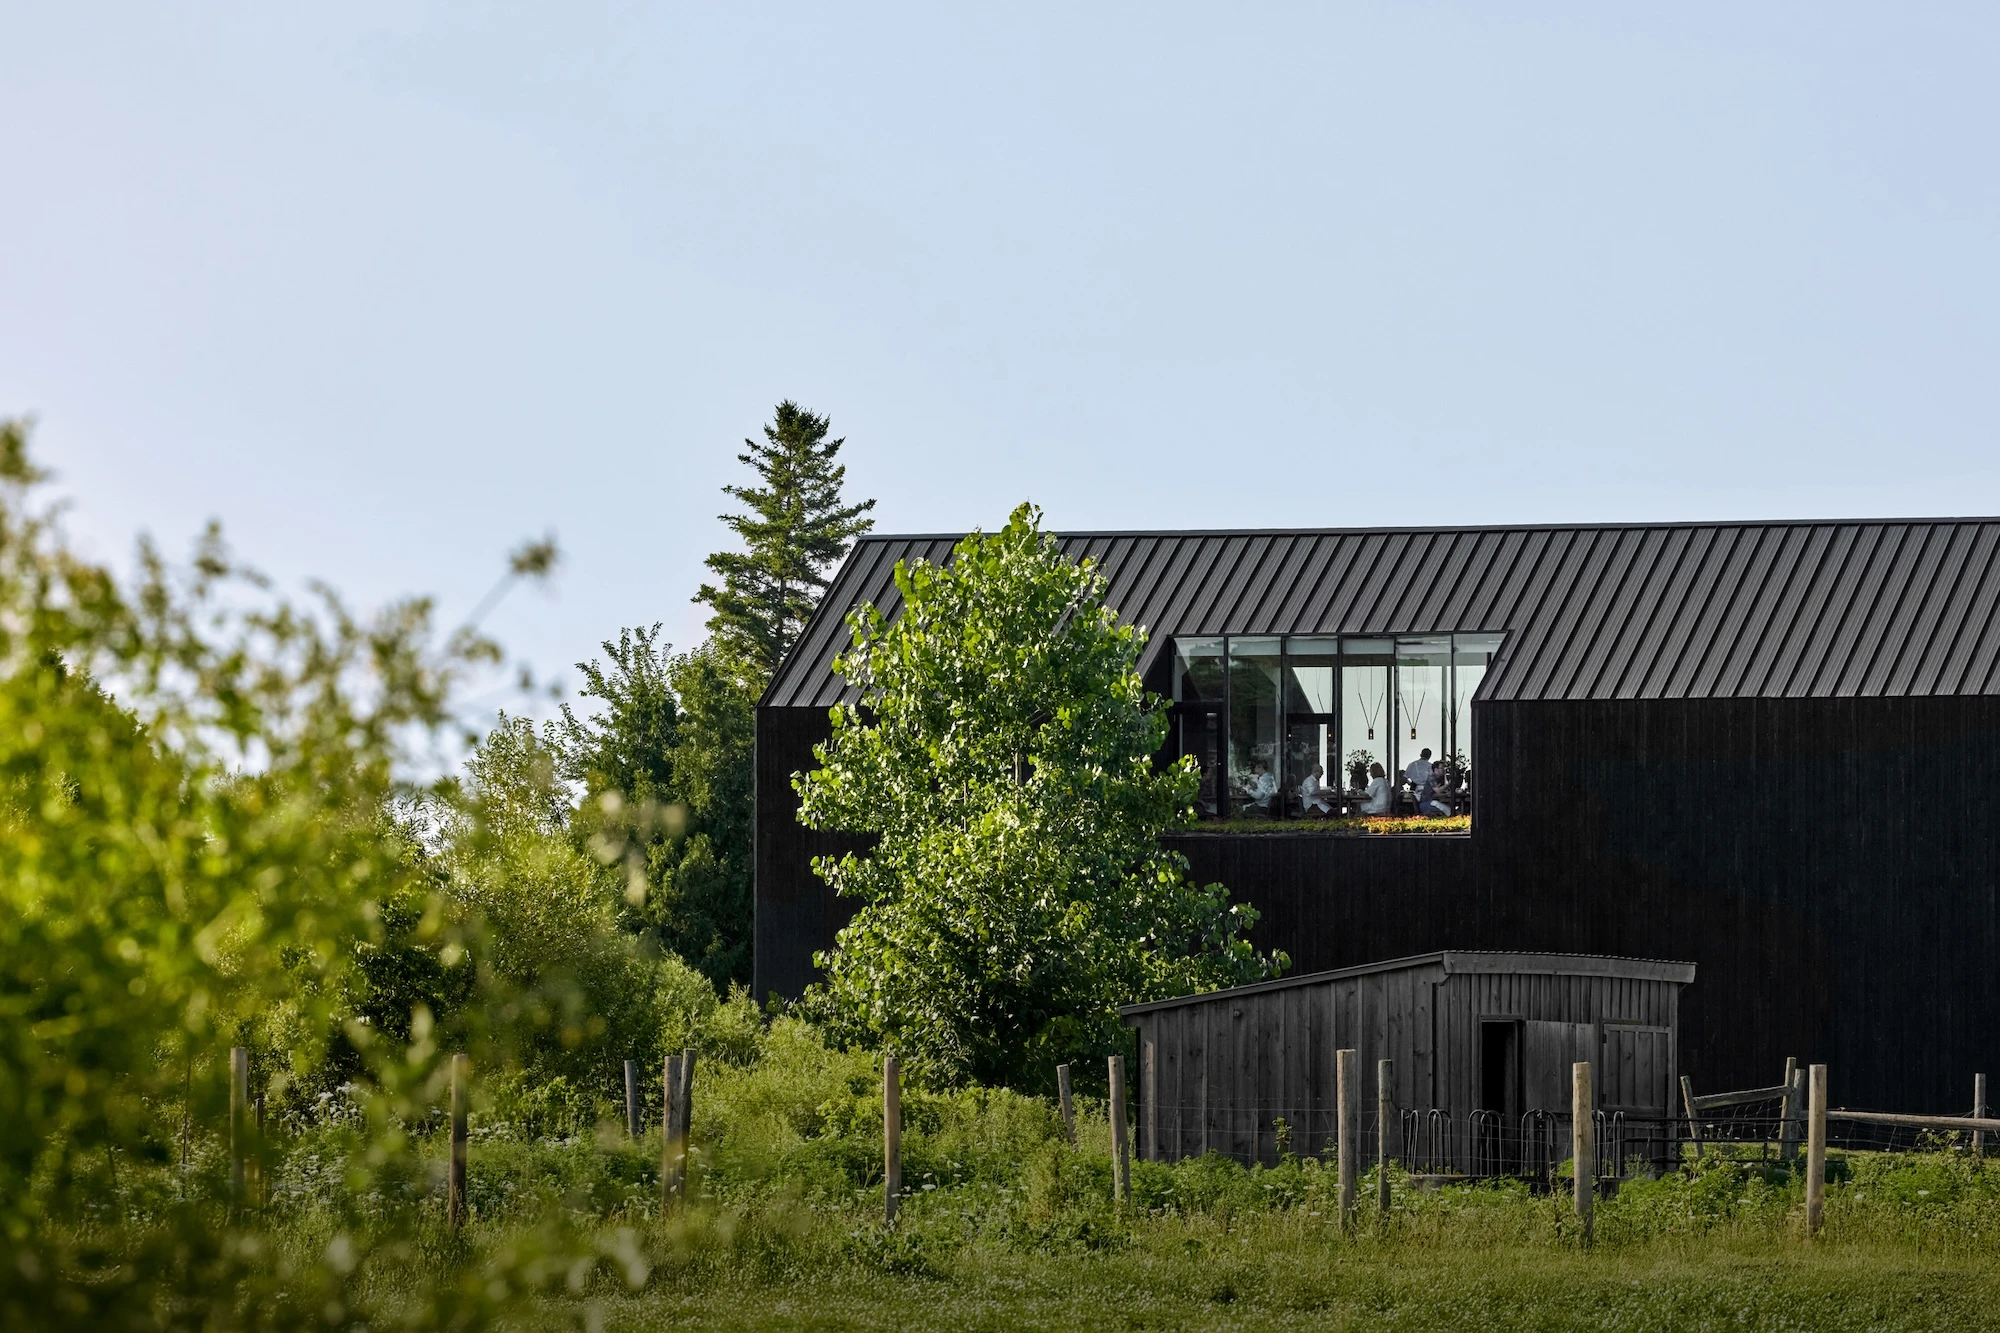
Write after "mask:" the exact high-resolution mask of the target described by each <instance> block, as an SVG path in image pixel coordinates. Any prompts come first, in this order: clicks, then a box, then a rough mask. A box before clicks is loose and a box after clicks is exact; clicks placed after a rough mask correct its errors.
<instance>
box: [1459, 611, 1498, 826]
mask: <svg viewBox="0 0 2000 1333" xmlns="http://www.w3.org/2000/svg"><path fill="white" fill-rule="evenodd" d="M1451 650H1452V666H1453V670H1452V687H1451V716H1452V727H1451V732H1452V738H1453V746H1454V753H1453V755H1452V766H1453V769H1454V773H1453V777H1454V778H1455V780H1456V783H1457V785H1458V786H1459V787H1460V788H1461V789H1462V791H1463V795H1464V798H1465V800H1466V801H1467V803H1468V808H1469V802H1470V800H1471V795H1472V792H1471V785H1472V696H1473V695H1474V694H1476V693H1478V691H1479V686H1480V682H1482V681H1484V680H1485V679H1486V672H1487V669H1488V668H1490V667H1491V666H1492V665H1493V659H1494V657H1495V656H1497V655H1498V654H1499V652H1500V636H1499V635H1498V634H1454V635H1452V639H1451Z"/></svg>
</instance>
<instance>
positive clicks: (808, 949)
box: [751, 708, 865, 1000]
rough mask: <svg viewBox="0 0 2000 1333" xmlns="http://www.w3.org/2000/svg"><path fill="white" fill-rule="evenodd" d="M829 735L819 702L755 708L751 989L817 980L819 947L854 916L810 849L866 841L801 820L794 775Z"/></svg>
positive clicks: (793, 989)
mask: <svg viewBox="0 0 2000 1333" xmlns="http://www.w3.org/2000/svg"><path fill="white" fill-rule="evenodd" d="M832 734H833V727H832V725H831V724H830V723H829V722H828V721H827V710H826V709H824V708H760V709H758V710H757V760H756V762H757V797H756V799H757V809H756V836H755V841H756V875H757V883H756V895H757V911H756V927H755V929H756V943H755V946H754V948H755V955H756V956H755V959H754V960H753V963H752V967H751V992H752V994H754V995H755V996H756V997H757V998H758V999H759V1000H762V999H763V998H764V997H766V996H768V995H770V994H772V993H773V992H775V993H776V994H778V995H781V996H784V997H785V998H787V999H791V998H794V997H796V996H797V995H798V994H799V993H800V992H801V991H803V990H804V989H805V988H806V986H807V985H808V984H809V983H810V982H812V981H814V980H817V979H818V977H819V970H818V969H817V968H815V967H814V966H813V962H812V956H813V954H814V953H815V952H816V951H819V950H822V949H829V948H832V947H833V937H834V936H835V935H836V934H838V933H839V931H840V928H841V927H842V926H844V925H846V924H847V922H848V920H849V918H851V917H852V916H853V915H854V906H853V904H851V903H848V902H846V901H844V900H842V899H840V898H836V897H835V896H834V895H833V894H832V893H831V892H829V891H828V889H827V887H826V884H825V882H824V881H823V880H821V879H820V878H819V876H817V875H815V874H813V869H812V861H813V858H814V857H815V856H838V855H840V854H841V853H842V852H846V851H850V850H857V849H859V848H860V847H862V846H864V845H865V842H864V840H862V839H858V838H852V837H846V836H843V835H840V834H832V833H819V832H816V831H814V830H812V829H809V828H806V827H805V826H803V825H802V824H800V823H799V820H798V814H799V796H798V793H797V792H795V791H793V790H792V775H793V774H794V773H800V772H804V771H805V770H807V769H810V768H812V767H813V753H812V751H813V746H815V745H817V744H818V743H820V742H821V741H824V740H826V739H827V738H828V737H830V736H831V735H832Z"/></svg>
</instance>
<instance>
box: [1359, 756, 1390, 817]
mask: <svg viewBox="0 0 2000 1333" xmlns="http://www.w3.org/2000/svg"><path fill="white" fill-rule="evenodd" d="M1368 776H1369V778H1370V781H1369V783H1368V800H1367V803H1366V804H1364V805H1363V806H1362V807H1361V813H1362V814H1364V815H1386V814H1388V813H1389V811H1390V809H1391V807H1392V806H1393V805H1394V804H1395V801H1396V789H1395V788H1394V787H1392V786H1390V785H1389V774H1388V773H1387V772H1386V771H1385V770H1384V769H1383V767H1382V765H1380V764H1370V765H1369V766H1368Z"/></svg>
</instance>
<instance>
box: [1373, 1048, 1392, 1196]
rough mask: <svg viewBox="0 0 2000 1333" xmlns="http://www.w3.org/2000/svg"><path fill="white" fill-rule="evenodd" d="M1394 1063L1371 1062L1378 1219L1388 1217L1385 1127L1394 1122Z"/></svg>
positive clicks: (1387, 1160) (1388, 1132)
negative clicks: (1373, 1087) (1380, 1214)
mask: <svg viewBox="0 0 2000 1333" xmlns="http://www.w3.org/2000/svg"><path fill="white" fill-rule="evenodd" d="M1395 1073H1396V1062H1395V1061H1394V1060H1378V1061H1376V1062H1375V1195H1376V1199H1375V1202H1376V1206H1377V1207H1378V1208H1379V1209H1380V1211H1381V1213H1382V1216H1384V1217H1387V1216H1388V1215H1389V1156H1390V1149H1389V1134H1390V1129H1389V1126H1390V1125H1391V1124H1393V1123H1394V1122H1395V1115H1396V1089H1395V1082H1396V1080H1395Z"/></svg>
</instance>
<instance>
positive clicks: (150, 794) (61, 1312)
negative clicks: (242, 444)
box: [0, 422, 716, 1327]
mask: <svg viewBox="0 0 2000 1333" xmlns="http://www.w3.org/2000/svg"><path fill="white" fill-rule="evenodd" d="M42 481H43V477H42V475H41V474H40V473H39V471H38V470H37V469H36V467H35V466H34V464H33V462H32V461H31V459H30V456H29V451H28V439H27V430H26V427H25V426H24V425H23V424H21V423H14V422H10V423H4V424H0V1251H4V1252H0V1323H5V1324H6V1325H8V1326H12V1327H20V1326H25V1322H26V1321H33V1322H38V1323H46V1322H48V1321H49V1320H50V1319H52V1318H54V1317H57V1316H60V1317H65V1318H71V1319H78V1320H86V1321H90V1322H97V1323H103V1324H107V1325H118V1324H130V1325H135V1326H156V1325H161V1324H164V1325H167V1326H175V1325H180V1324H192V1323H203V1324H204V1326H206V1323H212V1322H214V1321H215V1320H216V1319H217V1318H218V1317H219V1316H217V1315H216V1313H215V1293H217V1292H229V1293H232V1295H231V1297H230V1302H231V1304H230V1306H229V1308H230V1309H233V1310H235V1311H236V1313H237V1314H238V1315H240V1316H241V1319H242V1321H244V1322H247V1323H259V1322H277V1323H282V1324H295V1323H296V1322H297V1321H298V1320H299V1319H301V1318H305V1317H307V1316H308V1315H309V1317H310V1318H311V1319H313V1320H325V1321H328V1322H331V1323H334V1324H340V1323H345V1322H349V1321H351V1320H358V1319H362V1318H364V1316H363V1315H362V1314H361V1313H359V1311H360V1310H361V1309H362V1305H361V1304H357V1302H358V1300H359V1298H358V1296H357V1295H356V1294H355V1293H356V1292H357V1291H358V1288H357V1287H356V1286H355V1281H356V1279H355V1277H354V1275H355V1274H356V1273H358V1272H359V1271H361V1269H362V1268H363V1267H365V1264H364V1258H365V1256H366V1255H367V1254H369V1253H373V1252H375V1251H376V1250H381V1251H382V1252H384V1253H391V1252H398V1251H399V1247H401V1248H407V1246H408V1245H410V1244H412V1243H414V1238H415V1237H417V1236H418V1235H419V1233H420V1232H421V1230H422V1227H421V1224H420V1222H419V1220H418V1219H417V1218H416V1216H415V1214H411V1213H408V1212H407V1210H399V1209H397V1208H377V1209H374V1210H372V1211H370V1210H367V1209H364V1208H362V1205H361V1203H360V1202H359V1201H361V1200H367V1199H396V1198H401V1197H403V1196H404V1195H406V1194H407V1193H408V1192H409V1188H410V1184H411V1182H412V1181H414V1180H416V1179H418V1178H419V1177H420V1176H421V1166H420V1163H419V1161H418V1158H417V1156H416V1155H415V1152H414V1149H413V1147H412V1144H413V1138H412V1135H413V1134H414V1133H417V1132H419V1131H420V1130H421V1129H422V1128H423V1127H424V1126H426V1125H429V1124H432V1123H433V1122H434V1121H435V1119H436V1107H437V1104H438V1099H439V1096H440V1094H441V1091H442V1082H443V1078H444V1065H443V1062H442V1056H441V1051H443V1050H444V1049H446V1048H447V1047H452V1048H456V1049H461V1050H467V1051H470V1052H471V1053H472V1054H473V1057H474V1059H475V1061H476V1062H477V1064H478V1066H479V1067H480V1068H482V1069H484V1070H488V1071H492V1072H494V1073H496V1074H504V1072H505V1071H510V1070H511V1071H518V1072H532V1073H534V1074H537V1075H541V1074H550V1075H555V1074H563V1073H568V1074H570V1075H571V1076H574V1077H579V1078H581V1077H586V1076H587V1075H586V1072H585V1071H587V1070H599V1069H601V1068H602V1067H603V1065H604V1064H605V1060H606V1052H609V1051H617V1052H619V1053H620V1054H625V1053H631V1054H639V1055H646V1056H649V1057H650V1056H651V1055H653V1054H656V1053H657V1052H658V1051H659V1050H662V1049H664V1048H665V1046H666V1045H669V1044H672V1043H675V1042H679V1041H681V1040H684V1039H685V1037H686V1034H687V1032H688V1031H689V1029H690V1027H691V1025H692V1024H693V1023H694V1022H695V1021H696V1020H697V1018H698V1016H699V1015H700V1014H701V1013H702V1012H705V1011H708V1010H712V1009H713V1008H714V1007H715V1005H716V998H715V994H714V992H713V990H712V989H711V988H710V987H709V986H708V984H707V983H706V982H705V981H704V980H703V979H702V978H701V977H700V976H699V974H697V973H695V972H694V971H693V970H692V969H690V968H688V967H687V966H686V965H685V964H682V963H680V962H679V961H678V960H675V959H672V958H669V957H666V956H664V955H661V954H660V953H658V951H657V950H650V951H649V950H648V948H647V947H646V945H645V942H644V941H642V940H639V939H635V938H634V937H633V936H632V935H630V934H629V933H627V932H624V931H621V930H620V929H619V928H618V922H617V919H616V899H615V897H611V898H607V896H606V895H605V893H604V892H603V891H602V890H603V887H604V884H605V879H606V876H607V874H609V875H612V876H613V877H614V879H615V873H616V872H615V869H613V868H611V867H607V866H605V865H602V864H599V863H596V862H594V861H593V860H592V859H591V858H589V857H587V856H584V855H582V854H580V853H579V852H578V851H577V849H576V848H575V846H574V844H573V843H572V842H571V840H569V839H568V838H567V837H566V836H564V835H563V834H562V831H561V830H560V829H559V828H558V827H556V821H555V819H554V816H553V814H552V811H553V807H552V806H551V805H549V804H548V803H547V802H546V801H545V799H544V798H546V797H547V795H548V794H549V791H550V790H551V788H550V786H549V785H548V780H547V779H548V775H547V774H546V773H545V772H544V771H543V770H544V768H545V767H546V765H545V763H544V756H542V755H541V754H539V753H538V752H537V751H536V749H535V747H534V746H533V745H532V744H530V743H528V740H527V738H524V737H523V736H522V735H521V732H520V729H518V728H512V729H510V728H507V727H503V728H502V729H501V730H500V732H498V733H497V734H496V735H495V736H494V737H493V738H492V739H491V740H489V741H488V742H487V743H486V744H485V745H483V746H482V747H481V749H480V750H479V752H478V756H477V757H476V759H475V761H474V762H473V764H472V765H471V769H470V776H469V778H468V780H467V781H466V782H465V783H463V784H457V783H446V784H437V785H432V786H420V785H413V784H411V783H409V782H408V781H406V780H404V779H403V778H402V777H400V776H399V775H401V774H406V773H408V772H410V771H413V770H414V769H415V768H417V767H420V766H421V764H422V762H423V761H424V760H425V758H426V756H428V755H431V754H434V753H435V750H434V748H432V747H434V745H435V743H436V742H437V741H439V740H440V739H442V738H445V737H448V736H449V735H450V731H451V728H452V726H453V723H452V716H451V712H450V705H451V700H452V697H453V692H454V689H455V688H456V686H457V684H458V682H459V681H460V680H461V679H462V678H463V677H464V675H465V674H466V673H467V672H468V671H469V670H473V669H476V668H480V667H483V666H486V665H489V664H491V663H493V662H495V661H497V660H498V652H497V649H496V648H495V647H494V646H493V645H492V644H491V643H489V642H487V641H485V640H482V639H480V638H478V637H477V636H475V635H474V634H472V633H471V632H470V631H461V632H459V633H457V634H452V635H440V634H438V633H437V632H436V631H435V630H434V629H433V626H432V608H431V606H430V604H429V603H428V602H427V601H424V600H411V601H406V602H402V603H398V604H396V605H393V606H390V607H388V608H387V609H385V610H384V611H382V612H381V613H379V614H377V615H374V616H372V617H365V618H364V617H361V616H358V615H356V614H355V613H353V612H352V611H350V610H349V608H347V607H346V606H345V605H344V604H343V603H342V602H341V601H340V600H339V599H338V598H337V597H336V596H335V595H334V594H333V593H332V592H331V591H330V590H326V589H323V588H320V589H316V590H315V595H314V598H313V600H312V601H311V602H310V603H309V604H305V605H300V604H297V603H294V602H292V601H288V600H286V599H284V598H282V597H280V596H277V595H275V594H274V593H273V592H272V591H271V590H270V588H269V587H268V585H267V583H266V581H265V580H263V579H261V578H260V577H258V576H257V575H256V574H255V573H254V572H253V571H250V570H247V569H245V568H243V567H241V566H239V565H238V564H237V563H236V562H235V561H234V560H233V558H232V557H231V555H230V553H229V551H228V550H227V548H226V547H225V546H224V544H223V542H222V540H221V538H220V535H219V534H218V533H217V532H215V531H214V530H211V531H209V532H208V533H206V534H205V535H204V536H203V538H202V539H201V541H200V542H199V544H198V545H197V548H196V550H195V553H194V555H193V558H192V559H191V560H190V561H189V562H188V563H187V564H185V565H178V564H174V563H172V562H169V561H168V560H166V559H165V558H164V557H162V556H161V555H160V554H159V552H158V551H156V550H155V549H153V548H152V547H151V546H150V545H145V546H142V548H141V551H140V561H139V567H138V571H137V573H136V575H135V576H133V577H132V578H130V579H121V578H120V577H118V576H117V575H115V574H114V573H113V572H111V571H110V570H108V569H106V568H104V567H102V566H100V565H97V564H93V563H91V562H89V561H87V560H84V559H82V558H81V557H79V556H78V555H77V554H76V553H75V552H74V550H72V549H71V548H70V547H69V545H68V544H67V542H66V540H65V539H64V536H63V533H62V530H61V528H60V526H59V524H58V523H57V521H56V515H55V513H54V511H53V510H52V509H51V508H50V507H49V506H47V505H46V504H45V503H44V502H43V501H42V500H41V498H40V492H39V490H38V487H39V486H40V484H41V483H42ZM538 784H540V785H538ZM232 1045H244V1046H247V1047H249V1048H250V1049H251V1050H252V1052H253V1056H254V1069H253V1084H254V1086H255V1087H256V1089H257V1090H258V1092H259V1093H260V1094H262V1096H263V1098H264V1100H265V1102H266V1109H267V1112H268V1114H269V1116H270V1118H271V1120H272V1121H274V1122H279V1121H292V1122H298V1123H307V1122H313V1121H316V1120H323V1119H325V1113H326V1111H327V1108H328V1107H329V1106H332V1105H333V1104H335V1103H336V1102H337V1103H340V1104H341V1105H342V1106H343V1108H344V1112H343V1114H344V1115H345V1119H343V1120H342V1121H341V1124H342V1125H343V1126H344V1129H343V1130H342V1132H343V1133H347V1134H349V1135H350V1136H351V1137H352V1148H351V1151H348V1152H347V1153H346V1154H345V1155H344V1156H343V1157H342V1159H341V1161H342V1165H341V1175H340V1183H341V1188H340V1189H339V1190H336V1191H333V1192H331V1193H330V1194H328V1195H327V1196H326V1197H325V1198H324V1199H323V1201H322V1202H323V1205H324V1207H325V1208H327V1209H331V1210H332V1211H333V1214H335V1215H338V1217H339V1218H340V1220H341V1222H342V1225H343V1227H344V1228H345V1229H344V1230H343V1231H342V1232H341V1237H342V1238H341V1240H340V1243H339V1244H337V1245H332V1246H330V1247H329V1248H328V1249H327V1250H326V1251H325V1252H324V1253H321V1254H318V1255H316V1256H314V1257H312V1258H311V1260H310V1262H308V1261H306V1260H304V1259H300V1258H299V1257H298V1256H297V1255H290V1256H288V1257H287V1256H280V1255H278V1254H277V1253H276V1252H275V1251H273V1250H272V1249H271V1246H270V1242H269V1239H268V1237H265V1236H263V1234H262V1233H261V1232H260V1231H258V1230H256V1229H252V1228H245V1227H239V1226H234V1225H231V1224H230V1223H229V1221H228V1218H227V1214H226V1209H225V1208H224V1207H223V1202H222V1201H221V1200H220V1199H219V1198H218V1195H217V1191H216V1188H215V1180H214V1178H213V1173H212V1172H206V1173H205V1172H204V1169H203V1167H202V1162H201V1158H200V1145H201V1143H202V1142H203V1141H204V1135H205V1134H206V1133H207V1132H208V1131H209V1130H212V1129H213V1128H214V1126H215V1125H216V1124H217V1123H218V1122H219V1120H220V1119H221V1118H222V1116H223V1114H224V1106H225V1098H226V1093H225V1091H224V1085H223V1081H222V1069H223V1066H224V1063H225V1061H226V1052H227V1050H228V1048H229V1047H230V1046H232ZM364 1214H365V1215H364ZM364 1222H365V1225H363V1223H364ZM350 1223H351V1224H352V1225H349V1224H350ZM281 1260H282V1261H281ZM515 1261H518V1265H517V1266H519V1268H520V1271H521V1272H529V1271H531V1270H532V1269H533V1263H534V1262H536V1261H537V1260H536V1259H535V1256H534V1255H532V1254H529V1253H528V1252H527V1251H525V1250H524V1251H522V1252H521V1253H520V1254H518V1255H516V1256H515V1260H510V1262H515ZM510 1271H511V1270H510ZM512 1280H513V1279H511V1278H509V1279H507V1280H506V1281H501V1282H500V1283H499V1287H497V1288H496V1287H495V1286H494V1285H493V1284H492V1283H487V1284H485V1285H483V1286H478V1287H477V1289H476V1290H474V1289H473V1288H470V1287H468V1288H464V1289H460V1288H459V1287H457V1286H455V1285H454V1284H455V1283H456V1282H457V1281H458V1279H457V1277H455V1276H453V1275H452V1274H449V1273H440V1274H439V1275H438V1276H437V1277H436V1285H435V1287H434V1289H431V1290H428V1294H425V1295H423V1296H421V1298H419V1299H418V1302H417V1305H418V1306H422V1307H423V1308H426V1309H432V1310H433V1313H434V1314H436V1316H437V1317H438V1318H440V1319H442V1318H445V1317H446V1315H445V1313H444V1312H445V1311H446V1308H447V1307H450V1308H451V1309H454V1310H457V1309H461V1308H473V1307H478V1306H480V1305H481V1304H482V1303H483V1302H485V1300H486V1297H485V1295H484V1294H481V1293H486V1292H489V1291H491V1290H497V1289H499V1288H504V1287H506V1286H507V1285H508V1283H509V1282H511V1281H512ZM468 1301H470V1302H471V1306H469V1307H468V1306H466V1304H465V1303H466V1302H468ZM411 1308H412V1309H415V1308H417V1307H414V1306H413V1307H411ZM280 1311H283V1312H285V1313H284V1315H283V1317H282V1318H280V1317H279V1313H278V1312H280ZM412 1317H417V1316H412ZM451 1317H452V1318H457V1317H458V1316H457V1315H452V1316H451ZM223 1322H227V1321H226V1320H224V1321H223ZM418 1322H422V1318H420V1317H419V1318H418Z"/></svg>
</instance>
